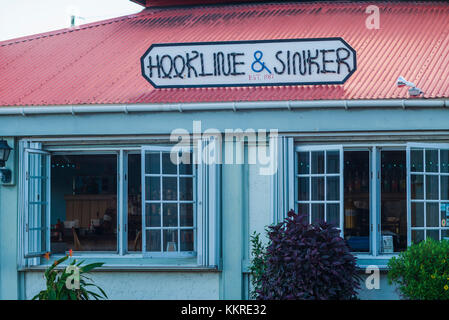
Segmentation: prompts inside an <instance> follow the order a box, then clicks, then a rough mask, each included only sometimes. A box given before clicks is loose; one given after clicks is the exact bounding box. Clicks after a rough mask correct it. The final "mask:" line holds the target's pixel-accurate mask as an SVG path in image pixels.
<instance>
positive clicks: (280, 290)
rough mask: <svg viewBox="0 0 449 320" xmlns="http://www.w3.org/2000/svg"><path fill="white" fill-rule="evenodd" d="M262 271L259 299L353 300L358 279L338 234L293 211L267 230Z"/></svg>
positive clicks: (354, 264)
mask: <svg viewBox="0 0 449 320" xmlns="http://www.w3.org/2000/svg"><path fill="white" fill-rule="evenodd" d="M268 236H269V239H270V244H269V245H268V247H267V249H266V258H265V266H264V267H265V269H264V273H263V274H262V275H261V278H260V286H259V287H258V289H257V291H256V294H257V297H258V299H262V300H267V299H268V300H273V299H306V300H342V299H355V298H356V295H357V292H356V290H357V289H359V284H358V283H359V281H360V277H359V276H358V274H357V271H356V262H355V257H354V256H353V255H352V254H351V253H350V251H349V248H348V246H347V245H346V243H345V241H344V240H343V239H342V238H341V237H340V231H339V230H338V229H337V228H336V227H335V226H333V225H330V224H327V223H325V222H323V223H320V224H309V223H308V217H307V215H298V214H296V213H295V212H293V211H290V212H289V213H288V218H286V219H285V220H284V221H283V222H281V223H279V224H278V225H275V226H270V227H269V231H268Z"/></svg>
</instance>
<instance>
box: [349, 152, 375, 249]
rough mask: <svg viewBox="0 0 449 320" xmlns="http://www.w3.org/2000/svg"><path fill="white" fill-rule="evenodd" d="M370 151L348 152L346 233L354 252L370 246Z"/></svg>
mask: <svg viewBox="0 0 449 320" xmlns="http://www.w3.org/2000/svg"><path fill="white" fill-rule="evenodd" d="M369 155H370V153H369V151H345V152H344V166H345V167H344V181H343V182H344V237H345V240H347V243H348V245H349V247H350V248H351V251H353V252H369V250H370V242H369V238H370V192H369V165H370V156H369Z"/></svg>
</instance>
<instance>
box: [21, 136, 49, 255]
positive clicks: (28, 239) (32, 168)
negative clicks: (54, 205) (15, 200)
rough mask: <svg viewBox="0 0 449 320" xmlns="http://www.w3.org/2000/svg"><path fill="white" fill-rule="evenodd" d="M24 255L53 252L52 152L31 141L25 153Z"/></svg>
mask: <svg viewBox="0 0 449 320" xmlns="http://www.w3.org/2000/svg"><path fill="white" fill-rule="evenodd" d="M23 155H24V157H23V161H24V168H25V172H24V175H25V177H24V178H25V179H24V182H23V183H24V202H23V203H24V213H25V215H24V218H25V221H24V223H25V243H24V252H25V258H33V257H38V256H40V255H42V254H44V253H45V252H47V251H50V237H49V233H50V154H49V153H48V152H45V151H43V150H41V149H40V145H39V144H31V145H30V147H29V148H25V150H24V153H23Z"/></svg>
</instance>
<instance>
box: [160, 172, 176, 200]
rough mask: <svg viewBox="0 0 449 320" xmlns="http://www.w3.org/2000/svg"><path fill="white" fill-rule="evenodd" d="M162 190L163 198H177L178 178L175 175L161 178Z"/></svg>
mask: <svg viewBox="0 0 449 320" xmlns="http://www.w3.org/2000/svg"><path fill="white" fill-rule="evenodd" d="M162 188H163V189H162V192H163V194H164V197H163V199H164V200H176V199H178V179H177V178H175V177H168V178H167V177H163V178H162Z"/></svg>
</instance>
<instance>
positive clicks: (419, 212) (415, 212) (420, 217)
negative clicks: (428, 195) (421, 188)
mask: <svg viewBox="0 0 449 320" xmlns="http://www.w3.org/2000/svg"><path fill="white" fill-rule="evenodd" d="M411 214H412V227H424V204H423V203H422V202H412V212H411Z"/></svg>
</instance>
